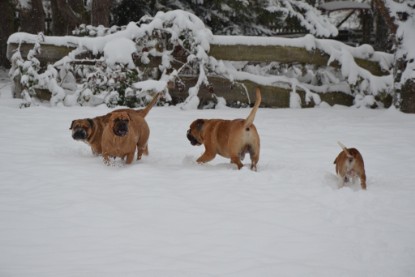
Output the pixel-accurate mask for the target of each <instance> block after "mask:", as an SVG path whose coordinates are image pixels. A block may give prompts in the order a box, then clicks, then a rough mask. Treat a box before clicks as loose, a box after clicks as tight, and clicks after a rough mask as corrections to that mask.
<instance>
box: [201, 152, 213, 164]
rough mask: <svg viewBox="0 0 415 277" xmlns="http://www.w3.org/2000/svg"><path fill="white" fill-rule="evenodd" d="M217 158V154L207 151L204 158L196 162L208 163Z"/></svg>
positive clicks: (203, 155)
mask: <svg viewBox="0 0 415 277" xmlns="http://www.w3.org/2000/svg"><path fill="white" fill-rule="evenodd" d="M215 156H216V153H215V152H213V151H208V150H206V151H205V153H203V154H202V156H200V157H199V158H198V159H197V160H196V162H197V163H199V164H201V163H207V162H209V161H211V160H213V159H214V158H215Z"/></svg>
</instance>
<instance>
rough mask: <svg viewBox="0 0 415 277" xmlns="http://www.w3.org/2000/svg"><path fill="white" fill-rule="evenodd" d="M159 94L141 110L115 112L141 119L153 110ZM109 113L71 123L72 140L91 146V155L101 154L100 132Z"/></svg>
mask: <svg viewBox="0 0 415 277" xmlns="http://www.w3.org/2000/svg"><path fill="white" fill-rule="evenodd" d="M160 95H161V93H157V94H156V95H155V96H154V97H153V99H152V100H151V102H150V103H149V104H148V105H147V106H146V107H145V108H144V109H141V110H133V109H118V110H115V111H113V112H116V111H126V112H128V114H130V115H139V116H141V117H143V118H144V117H146V115H147V114H148V112H149V111H150V110H151V108H153V106H154V105H155V104H156V103H157V101H158V99H159V97H160ZM111 113H112V112H110V113H108V114H106V115H102V116H97V117H94V118H85V119H76V120H73V121H72V124H71V127H70V128H69V130H72V138H73V139H74V140H79V141H83V142H85V143H86V144H88V145H89V146H91V149H92V153H93V154H94V155H100V154H102V149H101V138H102V131H103V130H104V127H105V125H106V124H107V122H108V120H109V118H110V116H111Z"/></svg>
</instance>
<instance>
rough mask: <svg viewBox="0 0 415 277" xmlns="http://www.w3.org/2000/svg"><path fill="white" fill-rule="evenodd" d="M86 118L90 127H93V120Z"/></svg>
mask: <svg viewBox="0 0 415 277" xmlns="http://www.w3.org/2000/svg"><path fill="white" fill-rule="evenodd" d="M87 120H88V123H89V125H90V126H91V128H93V127H94V121H93V120H92V119H90V118H88V119H87Z"/></svg>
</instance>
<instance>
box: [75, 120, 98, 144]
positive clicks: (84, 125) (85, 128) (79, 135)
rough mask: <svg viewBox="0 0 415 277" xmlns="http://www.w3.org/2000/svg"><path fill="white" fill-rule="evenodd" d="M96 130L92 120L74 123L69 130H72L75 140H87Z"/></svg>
mask: <svg viewBox="0 0 415 277" xmlns="http://www.w3.org/2000/svg"><path fill="white" fill-rule="evenodd" d="M93 128H94V121H93V120H92V119H90V118H86V119H76V120H74V121H72V124H71V127H70V128H69V130H72V138H73V139H74V140H87V139H88V137H89V136H90V135H91V133H92V131H93Z"/></svg>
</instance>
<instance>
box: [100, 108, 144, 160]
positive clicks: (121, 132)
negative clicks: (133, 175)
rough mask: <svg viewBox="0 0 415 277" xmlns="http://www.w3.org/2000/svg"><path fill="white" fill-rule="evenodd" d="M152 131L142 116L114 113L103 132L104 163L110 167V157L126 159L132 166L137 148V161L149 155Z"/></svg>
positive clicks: (122, 112)
mask: <svg viewBox="0 0 415 277" xmlns="http://www.w3.org/2000/svg"><path fill="white" fill-rule="evenodd" d="M149 135H150V129H149V128H148V125H147V122H146V121H145V120H144V118H143V117H141V116H137V115H136V116H134V115H131V114H129V113H128V112H126V111H115V112H112V113H111V115H110V118H109V120H108V123H107V124H106V125H105V127H104V130H103V132H102V139H101V147H102V156H103V158H104V163H105V164H107V165H109V164H110V162H109V158H110V157H120V158H124V157H127V159H126V164H131V163H132V161H133V159H134V154H135V149H136V148H137V151H138V153H137V159H138V160H139V159H141V156H142V154H143V153H144V154H146V153H147V151H148V150H147V142H148V138H149Z"/></svg>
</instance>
